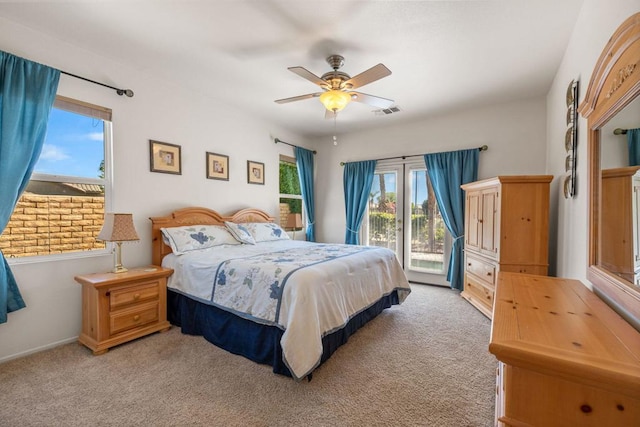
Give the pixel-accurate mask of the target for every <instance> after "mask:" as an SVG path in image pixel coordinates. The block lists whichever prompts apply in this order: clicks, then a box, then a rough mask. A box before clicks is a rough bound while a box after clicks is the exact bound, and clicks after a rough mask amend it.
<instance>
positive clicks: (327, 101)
mask: <svg viewBox="0 0 640 427" xmlns="http://www.w3.org/2000/svg"><path fill="white" fill-rule="evenodd" d="M350 101H351V95H349V94H348V93H347V92H343V91H341V90H335V89H333V90H328V91H326V92H324V93H323V94H322V95H320V102H322V105H324V107H325V108H326V109H327V110H329V111H333V112H334V113H336V112H338V111H340V110H342V109H343V108H344V107H346V106H347V104H348V103H349V102H350Z"/></svg>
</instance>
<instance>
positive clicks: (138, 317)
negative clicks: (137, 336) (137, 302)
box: [133, 314, 140, 322]
mask: <svg viewBox="0 0 640 427" xmlns="http://www.w3.org/2000/svg"><path fill="white" fill-rule="evenodd" d="M138 320H140V315H139V314H136V315H135V316H133V321H134V322H137V321H138Z"/></svg>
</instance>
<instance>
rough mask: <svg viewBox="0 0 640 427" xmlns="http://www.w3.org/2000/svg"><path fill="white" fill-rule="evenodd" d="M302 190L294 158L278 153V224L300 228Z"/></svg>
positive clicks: (291, 228)
mask: <svg viewBox="0 0 640 427" xmlns="http://www.w3.org/2000/svg"><path fill="white" fill-rule="evenodd" d="M302 220H303V214H302V191H301V190H300V178H299V177H298V167H297V165H296V159H294V158H293V157H288V156H283V155H280V226H281V227H282V228H284V229H285V230H287V231H298V230H302Z"/></svg>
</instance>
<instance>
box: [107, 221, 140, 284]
mask: <svg viewBox="0 0 640 427" xmlns="http://www.w3.org/2000/svg"><path fill="white" fill-rule="evenodd" d="M96 239H97V240H104V241H106V242H116V253H115V258H116V259H115V265H114V267H113V270H112V271H113V272H114V273H125V272H126V271H127V269H126V268H124V267H123V266H122V249H121V247H122V242H127V241H133V240H140V238H139V237H138V233H136V228H135V227H134V226H133V215H131V214H123V213H110V212H108V213H105V214H104V224H102V230H100V234H98V237H96Z"/></svg>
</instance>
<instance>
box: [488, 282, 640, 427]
mask: <svg viewBox="0 0 640 427" xmlns="http://www.w3.org/2000/svg"><path fill="white" fill-rule="evenodd" d="M489 351H490V352H491V353H493V354H494V355H495V356H496V358H497V359H498V361H499V367H498V373H497V387H496V392H497V396H496V425H498V426H540V427H554V426H563V427H566V426H580V427H590V426H593V427H606V426H612V427H613V426H615V427H624V426H629V427H631V426H640V333H639V332H638V331H636V330H635V329H634V328H632V327H631V326H630V325H629V324H628V323H627V322H625V321H624V320H623V319H622V318H621V317H620V316H619V315H618V314H616V313H615V312H614V311H613V310H611V309H610V308H609V307H608V306H607V305H606V304H605V303H604V302H603V301H602V300H600V298H598V297H597V296H596V295H595V294H594V293H593V292H591V291H590V290H589V289H587V288H586V287H585V286H583V284H582V283H580V282H579V281H577V280H569V279H559V278H551V277H543V276H536V275H531V274H520V273H508V272H500V273H498V281H497V285H496V295H495V307H494V313H493V321H492V324H491V343H490V344H489Z"/></svg>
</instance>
